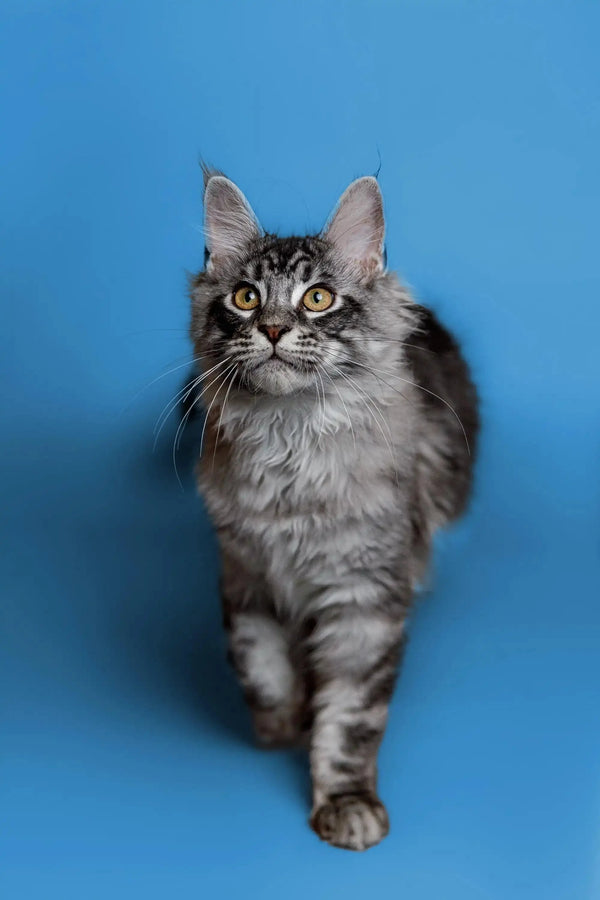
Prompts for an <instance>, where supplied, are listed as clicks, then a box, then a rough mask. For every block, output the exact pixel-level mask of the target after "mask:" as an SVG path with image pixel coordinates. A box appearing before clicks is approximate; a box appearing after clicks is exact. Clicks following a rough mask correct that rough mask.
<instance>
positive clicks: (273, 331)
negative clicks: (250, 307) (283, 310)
mask: <svg viewBox="0 0 600 900" xmlns="http://www.w3.org/2000/svg"><path fill="white" fill-rule="evenodd" d="M258 330H259V331H262V333H263V334H266V336H267V337H268V338H269V340H270V341H271V343H272V344H276V343H277V341H278V340H279V338H280V337H281V335H282V334H285V333H286V331H290V329H289V328H288V326H287V325H259V326H258Z"/></svg>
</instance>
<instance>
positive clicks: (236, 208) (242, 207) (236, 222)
mask: <svg viewBox="0 0 600 900" xmlns="http://www.w3.org/2000/svg"><path fill="white" fill-rule="evenodd" d="M204 185H205V187H204V233H205V237H206V249H207V251H208V265H207V268H208V269H211V268H214V267H216V266H218V265H219V264H220V263H222V262H225V261H227V260H229V259H231V258H232V257H239V256H240V255H241V254H242V253H243V252H244V250H245V248H246V247H247V246H248V244H249V243H251V242H252V241H253V240H256V238H258V237H260V236H261V235H262V229H261V227H260V225H259V223H258V219H257V218H256V216H255V214H254V212H253V210H252V207H251V206H250V204H249V203H248V201H247V200H246V198H245V197H244V195H243V194H242V192H241V191H240V189H239V187H238V186H237V185H236V184H234V183H233V181H230V180H229V178H226V177H225V176H224V175H221V174H220V173H219V174H213V173H212V172H211V171H210V170H207V169H205V168H204Z"/></svg>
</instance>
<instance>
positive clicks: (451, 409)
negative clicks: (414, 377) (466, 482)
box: [352, 360, 471, 456]
mask: <svg viewBox="0 0 600 900" xmlns="http://www.w3.org/2000/svg"><path fill="white" fill-rule="evenodd" d="M352 364H353V365H355V366H360V367H361V368H362V369H366V370H367V371H370V372H372V374H375V372H382V373H383V374H384V375H389V376H390V377H391V378H397V379H398V381H403V382H404V383H405V384H410V385H412V387H416V388H419V390H421V391H425V393H426V394H431V396H432V397H435V398H436V399H437V400H439V401H440V402H441V403H443V404H444V406H447V407H448V409H449V410H450V412H451V413H452V414H453V416H454V417H455V419H456V421H457V422H458V424H459V425H460V427H461V430H462V433H463V437H464V439H465V444H466V447H467V453H468V454H469V456H470V455H471V448H470V446H469V439H468V438H467V432H466V431H465V426H464V425H463V423H462V421H461V419H460V416H459V415H458V413H457V412H456V410H455V409H454V407H453V406H452V405H451V404H450V403H448V401H447V400H444V398H443V397H440V395H439V394H436V393H435V391H431V390H429V388H426V387H423V385H422V384H417V383H416V382H415V381H409V380H408V378H402V376H400V375H396V373H395V372H386V370H385V369H372V368H370V367H369V366H365V365H363V364H362V363H357V362H355V361H354V360H352ZM375 377H377V376H376V375H375ZM389 387H391V388H392V390H394V391H396V392H397V393H398V394H400V395H401V396H404V395H403V394H402V391H400V390H398V388H395V387H394V386H393V385H389Z"/></svg>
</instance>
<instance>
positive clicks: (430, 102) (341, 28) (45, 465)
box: [0, 0, 600, 900]
mask: <svg viewBox="0 0 600 900" xmlns="http://www.w3.org/2000/svg"><path fill="white" fill-rule="evenodd" d="M2 20H3V21H2V29H1V34H2V38H1V40H2V47H1V48H0V50H1V52H0V65H1V66H2V70H3V72H2V74H3V76H5V78H4V79H3V80H4V84H5V87H4V90H3V110H2V117H1V121H2V124H3V129H2V131H3V136H2V139H1V142H0V154H1V156H2V176H3V178H2V180H3V183H4V184H3V189H2V203H1V213H0V217H1V218H0V228H1V231H2V235H1V244H2V263H1V266H0V280H1V296H2V320H3V325H2V329H1V342H2V346H1V354H0V378H1V384H0V397H1V402H2V418H1V421H2V434H1V443H2V479H3V484H2V534H1V546H2V557H3V560H2V567H3V569H2V575H3V587H2V619H3V638H2V672H1V676H2V687H1V693H2V753H3V762H2V770H1V778H2V783H1V795H2V806H3V810H4V814H5V817H6V819H7V823H8V827H7V828H6V830H5V832H4V835H3V837H2V856H3V859H4V862H3V866H2V880H3V891H4V892H3V897H6V898H7V900H13V898H18V900H22V898H26V900H28V898H38V897H39V898H42V897H43V898H48V897H60V898H63V900H68V898H81V897H85V898H86V900H93V898H106V897H127V898H130V897H142V896H144V897H150V898H153V897H157V898H158V897H160V898H171V897H177V898H179V897H188V896H200V897H203V896H206V897H227V898H237V897H247V896H260V897H262V898H267V900H268V898H281V897H290V898H292V900H293V898H296V897H306V896H309V897H311V898H315V900H317V898H325V897H327V898H329V897H332V896H333V897H335V896H344V897H347V898H358V897H361V898H362V897H365V896H378V895H383V894H384V892H385V895H386V896H393V897H396V896H398V897H406V898H409V900H421V898H423V900H425V898H427V900H429V898H436V900H437V898H444V900H454V898H456V900H474V898H492V900H507V898H510V900H517V898H528V900H531V898H543V900H555V898H569V900H571V898H577V900H587V898H592V897H594V896H598V894H599V893H600V861H599V859H598V847H599V834H600V724H599V721H598V709H599V701H600V652H599V651H600V603H599V599H600V597H599V590H598V588H599V586H600V578H599V568H600V567H599V555H598V537H599V531H600V529H599V522H598V510H599V504H598V500H599V494H600V479H599V475H598V465H597V463H598V451H599V449H600V428H599V421H600V418H599V412H600V410H599V408H598V407H599V405H600V404H599V399H598V375H599V371H598V350H597V346H598V338H597V332H598V328H599V326H600V313H599V304H600V276H599V262H598V208H599V201H600V191H599V188H600V179H599V166H598V159H599V158H600V140H599V138H600V87H599V86H600V63H599V56H598V35H599V26H600V4H598V3H592V2H589V3H587V2H574V0H569V2H567V0H564V2H562V0H557V2H538V0H529V2H523V0H503V2H483V0H482V2H463V0H454V2H450V0H446V2H442V0H439V2H436V0H419V2H417V0H413V2H399V0H397V2H383V0H380V2H366V0H365V2H351V0H346V2H343V3H342V2H337V0H336V2H331V0H328V2H316V0H307V2H304V3H302V4H297V3H294V4H292V3H288V2H279V3H267V2H264V0H256V2H254V3H252V4H250V3H248V4H246V3H242V2H230V0H221V2H212V3H207V2H191V0H182V2H171V3H168V2H166V0H164V2H161V0H153V2H143V3H142V2H137V0H136V2H127V3H123V2H115V0H103V2H82V0H79V2H54V3H48V2H24V0H21V2H18V3H17V2H4V3H3V8H2ZM199 153H202V154H203V155H204V157H205V158H206V159H208V160H209V161H211V162H212V163H214V164H216V165H218V166H219V167H221V168H222V169H223V170H224V171H226V172H227V173H228V174H229V175H230V176H231V177H232V178H234V179H235V180H237V181H238V182H239V184H240V185H241V186H242V188H243V189H244V190H245V191H246V193H247V195H248V197H249V198H250V200H251V202H252V203H253V204H254V206H255V208H256V210H257V212H258V214H259V216H260V217H261V218H262V220H263V222H264V224H265V225H266V227H268V228H270V229H275V228H281V229H282V230H283V231H288V232H289V231H302V230H304V229H306V228H310V229H317V228H319V227H320V225H321V224H322V222H323V221H324V219H325V217H326V215H327V213H328V212H329V209H330V207H331V206H332V205H333V203H334V202H335V200H336V198H337V196H338V194H339V193H340V192H341V191H342V190H343V189H344V187H345V186H346V184H347V183H348V182H349V181H350V180H351V179H352V178H353V177H355V176H357V175H361V174H365V173H372V172H374V171H375V170H376V169H377V167H378V164H379V155H380V156H381V163H382V166H381V174H380V182H381V185H382V189H383V192H384V196H385V200H386V205H387V216H388V239H387V243H388V253H389V262H390V265H391V266H392V267H394V268H397V269H399V270H400V271H401V272H402V273H403V274H404V276H405V278H406V279H407V280H408V282H409V283H410V284H412V285H413V286H414V289H415V291H416V292H417V295H418V296H420V297H421V298H422V299H423V300H425V301H427V302H430V303H432V304H433V305H434V306H435V307H436V308H437V309H438V311H439V312H440V314H441V315H442V317H443V318H444V320H445V321H446V322H447V323H448V324H449V325H451V326H452V327H453V328H454V329H455V331H456V332H457V334H458V335H459V336H460V337H461V339H462V341H463V343H464V346H465V351H466V353H467V356H468V358H469V360H470V361H471V363H472V366H473V369H474V372H475V375H476V378H477V380H478V382H479V385H480V388H481V393H482V398H483V413H484V420H485V427H484V432H483V440H482V450H481V456H480V461H479V471H478V488H477V492H476V496H475V499H474V502H473V505H472V508H471V511H470V514H469V515H468V517H467V518H466V519H465V520H464V521H463V522H462V523H461V524H460V525H459V526H458V527H457V528H455V529H454V530H453V531H452V532H450V533H449V534H447V535H446V536H445V537H444V538H443V539H442V540H440V542H439V547H438V552H437V556H436V566H435V574H434V577H433V587H432V590H431V593H430V594H429V596H427V597H426V598H425V599H424V600H423V602H421V603H420V604H419V606H418V608H417V610H416V612H415V616H414V619H413V624H412V634H411V641H410V644H409V651H408V654H407V659H406V664H405V668H404V672H403V677H402V679H401V681H400V683H399V687H398V690H397V693H396V695H395V698H394V702H393V708H392V715H391V723H390V727H389V730H388V733H387V736H386V739H385V741H384V744H383V748H382V752H381V791H382V794H383V797H384V798H385V800H386V801H387V803H388V805H389V808H390V813H391V818H392V832H391V835H390V837H389V838H388V839H387V840H386V841H385V842H384V843H383V844H382V845H381V846H379V847H377V848H375V849H373V850H371V851H369V852H368V853H367V854H361V855H353V854H349V853H345V852H343V851H339V850H334V849H331V848H329V847H327V846H326V845H324V844H322V843H320V842H319V841H318V840H317V838H316V837H315V836H314V835H313V834H312V833H311V832H310V831H309V829H308V828H307V826H306V818H307V813H308V777H307V771H306V761H305V759H304V757H303V756H302V754H296V753H271V754H264V753H262V752H261V751H259V750H257V749H254V748H253V746H252V744H251V739H250V729H249V723H248V720H247V717H246V713H245V710H244V708H243V704H242V701H241V699H240V696H239V693H238V690H237V686H236V685H235V683H234V681H233V678H232V676H231V675H230V672H229V670H228V668H227V666H226V664H225V662H224V659H223V644H222V636H221V632H220V624H219V610H218V602H217V594H216V578H217V573H216V548H215V542H214V539H213V536H212V533H211V529H210V525H209V522H208V521H207V518H206V515H205V513H204V512H203V509H202V506H201V503H200V501H199V500H198V499H197V498H196V496H195V494H194V490H193V484H192V478H191V464H192V457H193V452H194V446H195V444H194V441H195V440H196V438H194V436H193V434H192V433H190V432H189V433H188V434H187V436H186V438H185V440H184V442H183V445H182V448H181V451H180V453H179V455H178V458H177V459H178V467H179V470H180V477H181V481H182V484H183V490H182V489H181V488H180V486H179V484H178V482H177V479H176V477H175V474H174V471H173V465H172V460H171V443H172V439H173V434H174V430H175V422H174V417H172V418H171V419H170V420H169V422H168V424H167V426H166V428H165V429H164V430H163V433H162V434H161V437H160V439H159V441H158V444H157V448H156V451H155V452H154V453H153V450H152V444H153V426H154V423H155V421H156V419H157V417H158V415H159V413H160V411H161V409H162V408H163V406H164V405H165V403H167V401H168V400H169V398H170V397H171V396H172V395H173V394H174V393H175V392H176V391H177V390H178V388H179V387H180V384H181V378H182V376H183V374H184V373H185V368H182V369H180V370H177V371H174V372H171V373H170V374H169V375H167V376H166V377H164V378H160V379H159V380H157V381H154V383H152V384H151V382H153V379H156V378H157V377H158V376H159V375H161V374H163V373H165V372H167V371H168V370H169V369H171V368H173V367H174V366H177V365H183V364H184V363H185V361H186V359H187V358H188V357H189V347H188V342H187V338H186V327H187V319H188V302H187V299H186V294H185V286H186V282H185V271H186V270H191V269H194V268H199V267H200V265H201V261H202V234H201V221H202V213H201V187H200V173H199V170H198V168H197V158H198V154H199Z"/></svg>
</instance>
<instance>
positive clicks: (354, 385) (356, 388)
mask: <svg viewBox="0 0 600 900" xmlns="http://www.w3.org/2000/svg"><path fill="white" fill-rule="evenodd" d="M330 365H331V366H333V368H334V369H335V371H336V372H337V373H338V374H339V375H341V376H342V378H345V379H346V381H347V382H348V383H349V384H350V386H351V387H352V388H353V390H354V392H355V393H357V391H360V394H362V398H363V402H364V403H365V406H366V408H367V411H369V413H370V415H371V418H372V419H373V421H374V422H375V424H376V425H377V427H378V428H379V430H380V432H381V436H382V437H383V439H384V441H385V443H386V445H387V448H388V450H389V452H390V457H391V460H392V468H393V470H394V473H395V475H396V485H397V486H399V476H398V469H397V467H396V457H395V456H394V451H393V449H392V445H391V443H390V441H391V440H393V438H392V431H391V429H390V426H389V423H388V422H387V421H386V420H385V418H384V417H383V415H382V413H381V411H380V410H379V408H378V405H377V404H376V403H375V402H374V401H373V404H374V405H372V403H371V398H369V396H368V395H367V394H366V393H365V392H364V391H363V390H362V389H361V388H360V386H359V385H357V383H356V381H354V379H353V378H350V376H349V375H347V374H346V373H345V372H343V371H342V370H341V369H340V368H338V367H337V366H335V365H334V364H333V363H332V362H330ZM357 396H360V395H359V394H358V393H357ZM367 404H368V405H367ZM369 405H372V408H375V407H377V412H378V414H379V415H380V416H381V418H382V421H383V423H384V425H385V426H386V428H387V430H388V433H389V436H390V440H389V441H388V439H387V437H386V435H385V432H384V431H383V428H382V427H381V425H380V423H379V422H378V421H377V419H376V418H375V416H374V415H373V413H372V412H371V410H370V409H369Z"/></svg>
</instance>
